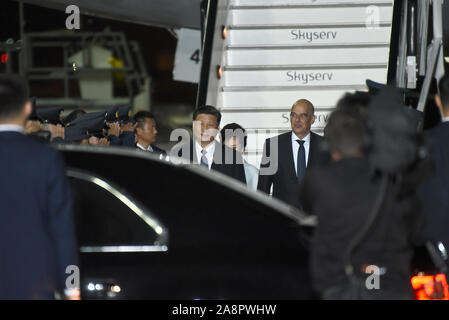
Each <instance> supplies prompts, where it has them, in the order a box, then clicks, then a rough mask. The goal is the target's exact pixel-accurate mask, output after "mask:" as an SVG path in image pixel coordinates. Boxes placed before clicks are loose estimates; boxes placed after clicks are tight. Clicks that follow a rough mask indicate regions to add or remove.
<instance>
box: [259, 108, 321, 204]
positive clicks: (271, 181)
mask: <svg viewBox="0 0 449 320" xmlns="http://www.w3.org/2000/svg"><path fill="white" fill-rule="evenodd" d="M314 122H315V115H314V107H313V104H312V103H311V102H310V101H308V100H306V99H300V100H298V101H296V102H295V103H294V104H293V106H292V108H291V111H290V124H291V128H292V131H289V132H287V133H284V134H281V135H279V136H276V137H273V138H271V139H267V140H266V141H265V145H264V153H263V157H262V162H261V165H260V167H261V170H260V172H259V182H258V185H257V188H258V189H259V190H261V191H264V192H266V193H270V190H271V187H273V196H274V197H276V198H278V199H280V200H282V201H284V202H286V203H288V204H290V205H293V206H295V207H298V208H301V205H300V204H299V202H298V200H297V199H298V187H299V184H300V183H301V181H302V179H303V177H304V174H305V172H306V169H307V168H309V167H313V166H318V165H321V164H325V163H327V162H328V161H329V156H328V154H327V153H324V152H323V151H321V148H320V145H321V143H322V142H323V138H322V137H321V136H319V135H318V134H316V133H313V132H311V131H310V128H311V127H312V124H313V123H314ZM273 161H277V170H276V171H275V172H274V173H273V172H270V171H269V170H264V168H265V169H268V168H269V167H270V166H271V167H272V166H273V163H272V162H273Z"/></svg>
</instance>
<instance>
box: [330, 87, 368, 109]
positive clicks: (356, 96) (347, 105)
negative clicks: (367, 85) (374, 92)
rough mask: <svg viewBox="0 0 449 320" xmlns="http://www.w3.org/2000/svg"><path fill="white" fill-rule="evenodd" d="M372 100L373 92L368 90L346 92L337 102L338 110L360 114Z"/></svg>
mask: <svg viewBox="0 0 449 320" xmlns="http://www.w3.org/2000/svg"><path fill="white" fill-rule="evenodd" d="M371 100H372V96H371V94H369V93H368V92H361V91H356V92H354V93H346V94H345V95H344V96H343V97H342V98H341V99H340V100H338V103H337V108H336V109H337V110H341V111H345V112H350V113H354V114H360V113H361V112H362V110H363V109H366V108H367V107H368V105H369V104H370V102H371Z"/></svg>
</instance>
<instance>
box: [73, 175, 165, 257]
mask: <svg viewBox="0 0 449 320" xmlns="http://www.w3.org/2000/svg"><path fill="white" fill-rule="evenodd" d="M68 176H69V180H70V183H71V187H72V194H73V209H74V215H75V224H76V231H77V238H78V244H79V246H80V247H81V248H84V249H85V250H86V247H90V250H92V247H104V246H109V247H110V248H109V251H111V246H112V247H116V248H115V250H112V251H123V248H121V249H120V248H117V247H120V246H125V247H130V246H140V247H141V246H146V250H144V251H150V250H151V246H153V247H152V249H153V250H155V251H157V247H158V246H163V247H164V246H165V245H166V230H165V229H164V228H163V227H162V225H161V224H160V223H159V222H158V221H157V220H155V219H154V218H152V217H150V216H148V214H145V212H143V209H142V207H141V206H140V205H139V204H137V203H136V202H135V201H133V200H132V199H131V198H130V196H128V195H126V194H125V193H124V192H120V191H119V190H118V189H117V188H115V187H113V186H112V185H111V184H110V183H108V182H107V181H105V180H103V179H101V178H98V177H95V176H93V175H91V174H85V173H84V174H82V175H80V174H75V173H74V172H73V171H71V172H70V174H68ZM128 249H129V248H128ZM87 250H88V251H89V248H87ZM105 250H108V248H103V250H99V251H105ZM97 251H98V250H97Z"/></svg>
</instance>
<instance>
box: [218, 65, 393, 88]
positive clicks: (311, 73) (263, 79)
mask: <svg viewBox="0 0 449 320" xmlns="http://www.w3.org/2000/svg"><path fill="white" fill-rule="evenodd" d="M223 78H224V85H226V86H228V85H229V86H231V85H232V86H240V87H247V86H248V87H255V86H295V87H298V86H320V85H325V86H329V85H340V86H353V85H363V84H364V83H365V81H366V79H371V80H373V81H375V82H381V83H382V82H385V81H386V80H387V72H386V69H385V68H381V69H379V68H371V69H314V70H301V69H290V70H257V71H231V70H228V71H225V72H224V76H223Z"/></svg>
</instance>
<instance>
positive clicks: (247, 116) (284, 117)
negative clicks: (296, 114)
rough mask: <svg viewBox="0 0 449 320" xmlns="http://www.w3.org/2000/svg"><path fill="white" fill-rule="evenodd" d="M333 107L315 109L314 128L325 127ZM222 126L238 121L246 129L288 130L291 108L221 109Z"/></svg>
mask: <svg viewBox="0 0 449 320" xmlns="http://www.w3.org/2000/svg"><path fill="white" fill-rule="evenodd" d="M332 110H333V108H327V109H321V108H316V109H315V117H316V120H315V123H314V124H313V128H320V129H323V128H324V127H325V125H326V121H327V118H328V117H329V114H330V113H331V111H332ZM221 114H222V118H221V124H220V125H221V126H225V125H226V124H228V123H232V122H238V124H240V125H241V126H242V127H243V128H245V129H273V130H274V129H276V130H288V129H289V128H290V108H288V109H284V110H274V111H270V110H253V111H234V110H233V111H230V110H226V109H225V110H221Z"/></svg>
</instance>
